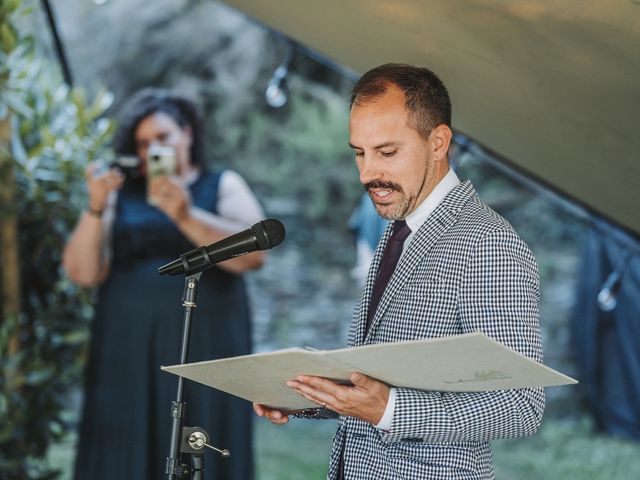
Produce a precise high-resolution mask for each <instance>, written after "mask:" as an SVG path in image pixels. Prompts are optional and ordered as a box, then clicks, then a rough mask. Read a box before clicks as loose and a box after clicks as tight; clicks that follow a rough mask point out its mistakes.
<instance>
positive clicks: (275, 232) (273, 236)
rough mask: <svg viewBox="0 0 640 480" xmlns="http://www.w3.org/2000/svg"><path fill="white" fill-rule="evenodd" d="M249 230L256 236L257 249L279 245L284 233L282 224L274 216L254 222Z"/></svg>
mask: <svg viewBox="0 0 640 480" xmlns="http://www.w3.org/2000/svg"><path fill="white" fill-rule="evenodd" d="M251 231H252V232H253V234H254V235H255V237H256V243H257V244H258V250H267V249H268V248H273V247H275V246H278V245H280V244H281V243H282V240H284V235H285V230H284V225H283V224H282V222H281V221H280V220H276V219H275V218H267V219H266V220H262V221H261V222H258V223H256V224H255V225H254V226H253V227H251Z"/></svg>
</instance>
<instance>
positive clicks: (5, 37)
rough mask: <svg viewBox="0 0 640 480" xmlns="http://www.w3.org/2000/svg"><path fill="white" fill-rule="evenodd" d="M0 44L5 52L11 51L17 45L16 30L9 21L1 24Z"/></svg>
mask: <svg viewBox="0 0 640 480" xmlns="http://www.w3.org/2000/svg"><path fill="white" fill-rule="evenodd" d="M0 45H1V48H2V51H3V52H4V53H10V52H11V51H12V50H13V49H14V48H15V46H16V32H15V30H14V29H13V27H11V25H9V24H7V23H3V24H0Z"/></svg>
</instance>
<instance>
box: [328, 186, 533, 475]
mask: <svg viewBox="0 0 640 480" xmlns="http://www.w3.org/2000/svg"><path fill="white" fill-rule="evenodd" d="M390 233H391V226H389V228H387V230H386V232H385V234H384V236H383V237H382V239H381V240H380V243H379V245H378V248H377V250H376V253H375V256H374V258H373V261H372V264H371V268H370V270H369V275H368V278H367V281H366V284H365V287H364V292H363V294H362V298H361V300H360V302H359V304H358V305H357V306H356V309H355V312H354V318H353V322H352V324H351V330H350V334H349V346H358V345H363V344H370V343H381V342H395V341H400V340H414V339H422V338H433V337H444V336H447V335H455V334H460V333H468V332H477V331H481V332H484V333H486V334H487V335H488V336H490V337H492V338H494V339H496V340H498V341H500V342H502V343H503V344H504V345H507V346H508V347H511V348H512V349H514V350H516V351H518V352H520V353H522V354H524V355H526V356H527V357H530V358H532V359H534V360H536V361H539V362H541V361H542V347H541V343H540V331H539V324H538V299H539V279H538V270H537V265H536V261H535V258H534V257H533V254H532V253H531V251H530V250H529V248H528V247H527V245H526V244H525V243H524V242H523V241H522V240H521V239H520V237H518V235H517V234H516V233H515V232H514V230H513V228H512V227H511V226H510V225H509V223H508V222H507V221H506V220H504V219H503V218H502V217H501V216H500V215H498V214H497V213H495V212H494V211H493V210H492V209H491V208H489V207H488V206H487V205H485V204H484V203H483V202H482V201H481V200H480V199H479V198H478V196H477V194H476V192H475V190H474V188H473V186H472V185H471V183H470V182H469V181H464V182H462V183H460V184H459V185H458V186H457V187H456V188H454V189H453V190H452V191H451V192H450V193H449V194H448V195H447V196H446V197H445V199H444V200H443V202H442V203H441V204H440V205H439V206H438V207H437V208H436V210H434V211H433V213H432V214H431V215H430V216H429V217H428V219H427V221H426V222H425V223H424V224H423V225H422V227H420V229H419V230H418V231H417V232H416V234H415V236H414V238H413V240H412V241H411V244H410V245H409V247H408V249H407V250H406V251H405V253H404V255H403V256H402V258H401V259H400V261H399V263H398V265H397V267H396V271H395V272H394V274H393V276H392V278H391V280H390V281H389V284H388V286H387V289H386V290H385V292H384V295H383V296H382V298H381V300H380V304H379V306H378V310H377V312H376V314H375V316H374V318H373V320H372V323H371V328H370V329H369V331H368V332H367V333H365V331H364V329H365V324H366V317H367V310H368V308H369V302H370V300H371V292H372V289H373V283H374V280H375V277H376V274H377V271H378V265H379V263H380V258H381V256H382V252H383V250H384V246H385V245H386V243H387V239H388V238H389V235H390ZM423 368H425V369H427V368H429V360H428V359H425V362H424V365H423ZM543 410H544V392H543V390H542V389H541V388H528V389H522V390H505V391H497V392H477V393H450V392H432V391H420V390H413V389H409V388H398V390H397V403H396V409H395V415H394V418H393V423H392V426H391V429H390V430H389V431H388V432H382V431H379V430H378V429H376V428H375V427H374V426H373V425H371V424H369V423H367V422H364V421H361V420H358V419H355V418H352V417H341V418H340V420H339V426H338V430H337V432H336V435H335V437H334V442H333V448H332V453H331V463H330V467H329V473H328V476H327V478H328V479H331V480H334V479H336V478H338V466H339V463H340V457H341V456H343V457H344V473H345V478H346V479H349V480H355V479H362V480H372V479H430V480H431V479H491V478H494V472H493V466H492V460H491V447H490V444H489V441H490V440H493V439H497V438H512V437H520V436H524V435H531V434H533V433H535V432H536V430H537V429H538V427H539V425H540V421H541V418H542V412H543Z"/></svg>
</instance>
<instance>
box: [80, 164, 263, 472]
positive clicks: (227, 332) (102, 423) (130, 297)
mask: <svg viewBox="0 0 640 480" xmlns="http://www.w3.org/2000/svg"><path fill="white" fill-rule="evenodd" d="M220 176H221V174H220V173H212V172H203V173H202V174H201V175H200V177H199V178H198V180H197V181H196V182H194V183H193V184H192V185H191V186H190V191H191V195H192V201H193V204H194V205H196V206H198V207H200V208H203V209H206V210H208V211H211V212H213V213H216V204H217V198H218V187H219V183H220ZM192 248H194V245H193V244H191V243H190V242H189V241H188V240H187V239H186V238H185V237H184V236H183V235H182V234H181V233H180V232H179V231H178V229H177V228H176V227H175V226H174V225H173V223H172V222H171V221H170V220H169V218H168V217H166V216H165V215H164V214H163V213H162V212H161V211H159V210H157V209H156V208H154V207H152V206H150V205H149V204H148V203H147V202H146V199H145V186H144V181H143V180H140V179H138V180H132V181H127V182H126V184H125V186H124V187H123V189H122V190H121V191H120V192H119V194H118V202H117V206H116V220H115V222H114V226H113V261H112V265H111V273H110V275H109V278H108V280H107V281H106V282H105V283H104V284H103V286H102V287H101V288H100V291H99V302H98V304H97V306H96V315H95V319H94V323H93V326H92V337H91V338H92V340H91V349H90V356H89V363H88V367H87V373H86V394H85V404H84V405H85V406H84V412H83V416H82V421H81V426H80V433H79V440H78V449H77V460H76V479H78V480H85V479H86V480H89V479H90V480H100V479H109V480H113V479H136V480H138V479H153V480H158V479H160V478H166V474H165V463H166V457H167V456H168V455H169V446H170V437H171V420H172V419H171V416H170V407H171V402H172V401H173V400H175V397H176V390H177V381H178V377H176V376H174V375H171V374H168V373H164V372H162V371H161V370H160V366H161V365H173V364H176V363H178V362H179V361H180V341H181V338H182V329H183V317H184V308H183V306H182V293H183V287H184V275H178V276H175V277H168V276H160V275H158V273H157V270H158V267H159V266H161V265H164V264H165V263H168V262H170V261H172V260H174V259H176V258H177V257H179V255H180V254H182V253H184V252H186V251H188V250H191V249H192ZM250 351H251V329H250V320H249V311H248V302H247V296H246V291H245V285H244V281H243V279H242V277H241V276H239V275H234V274H230V273H227V272H224V271H223V270H221V269H219V268H217V267H215V266H214V267H213V268H210V269H209V270H207V271H206V272H204V273H203V274H202V277H201V279H200V284H199V288H198V306H197V308H196V309H195V310H194V312H193V316H192V327H191V341H190V349H189V359H188V361H189V362H195V361H202V360H210V359H215V358H222V357H229V356H235V355H243V354H247V353H250ZM185 401H186V402H187V406H186V417H185V421H184V425H185V426H199V427H202V428H204V429H205V430H207V432H208V433H209V435H210V443H211V444H213V445H214V446H216V447H218V448H228V449H229V450H230V451H231V457H230V458H227V459H223V458H221V457H220V456H219V455H217V454H215V453H214V452H212V451H208V452H206V453H205V470H206V471H205V476H204V478H205V479H216V480H218V479H220V480H221V479H225V480H228V479H250V478H252V477H253V459H252V450H251V445H252V428H251V421H252V412H251V405H250V404H249V402H246V401H243V400H241V399H239V398H236V397H233V396H231V395H227V394H225V393H222V392H218V391H216V390H213V389H211V388H208V387H204V386H202V385H200V384H197V383H195V382H191V381H185ZM183 458H184V459H185V462H190V458H189V457H188V456H185V457H183Z"/></svg>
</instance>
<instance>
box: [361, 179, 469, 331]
mask: <svg viewBox="0 0 640 480" xmlns="http://www.w3.org/2000/svg"><path fill="white" fill-rule="evenodd" d="M474 193H475V191H474V189H473V186H472V185H471V182H469V181H464V182H461V183H460V184H459V185H458V186H456V187H455V188H454V189H453V190H452V191H451V192H449V193H448V194H447V196H446V197H445V198H444V200H443V201H442V203H440V205H438V207H436V209H435V210H434V211H433V212H432V213H431V214H430V215H429V217H428V218H427V220H426V221H425V222H424V223H423V224H422V226H421V227H420V228H419V229H418V231H417V232H416V234H415V235H414V237H413V239H412V240H411V244H410V245H409V247H408V248H407V250H406V251H405V253H404V255H402V257H401V258H400V261H399V262H398V265H397V267H396V270H395V271H394V272H393V275H392V276H391V279H390V280H389V284H388V285H387V288H386V289H385V291H384V294H383V295H382V298H381V299H380V303H379V304H378V309H377V310H376V313H375V316H374V317H373V319H372V321H371V325H370V327H369V331H368V332H365V331H364V328H365V326H366V317H367V312H368V310H369V304H370V302H371V293H372V290H373V283H374V282H375V278H376V275H377V274H378V266H379V265H380V259H381V257H382V252H383V251H384V247H385V245H386V244H387V240H388V239H389V236H390V234H391V229H392V227H391V225H390V226H389V227H388V228H387V230H386V231H385V234H384V235H383V237H382V239H381V241H380V243H379V245H378V248H377V249H376V254H375V255H374V258H373V260H372V266H371V268H370V269H369V275H368V276H367V282H366V285H365V291H364V294H363V299H362V304H363V308H362V309H361V310H360V316H359V318H358V322H359V325H358V327H359V328H358V335H357V337H358V339H357V340H358V342H359V343H358V344H360V342H362V343H369V342H370V341H371V338H372V335H373V334H374V333H375V331H376V330H377V328H378V325H379V324H380V320H381V319H382V317H383V316H384V312H385V311H386V309H387V307H388V306H389V303H390V302H391V299H392V298H393V297H394V296H395V295H397V294H398V292H399V291H400V290H401V289H402V286H403V285H404V283H405V282H406V280H407V279H408V278H409V277H410V276H411V273H412V272H413V270H415V268H416V267H417V266H418V265H419V264H420V262H421V261H422V259H423V258H424V256H425V255H426V254H427V252H429V250H430V249H431V247H433V245H434V244H435V243H436V242H437V241H438V239H439V238H440V237H441V236H442V234H444V233H445V232H446V231H447V230H448V229H449V227H450V226H451V225H452V224H453V223H454V222H455V221H456V219H457V218H458V215H459V213H460V210H461V209H462V207H463V206H464V204H465V203H466V202H467V201H468V199H469V198H470V197H471V195H472V194H474ZM374 265H375V268H374Z"/></svg>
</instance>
